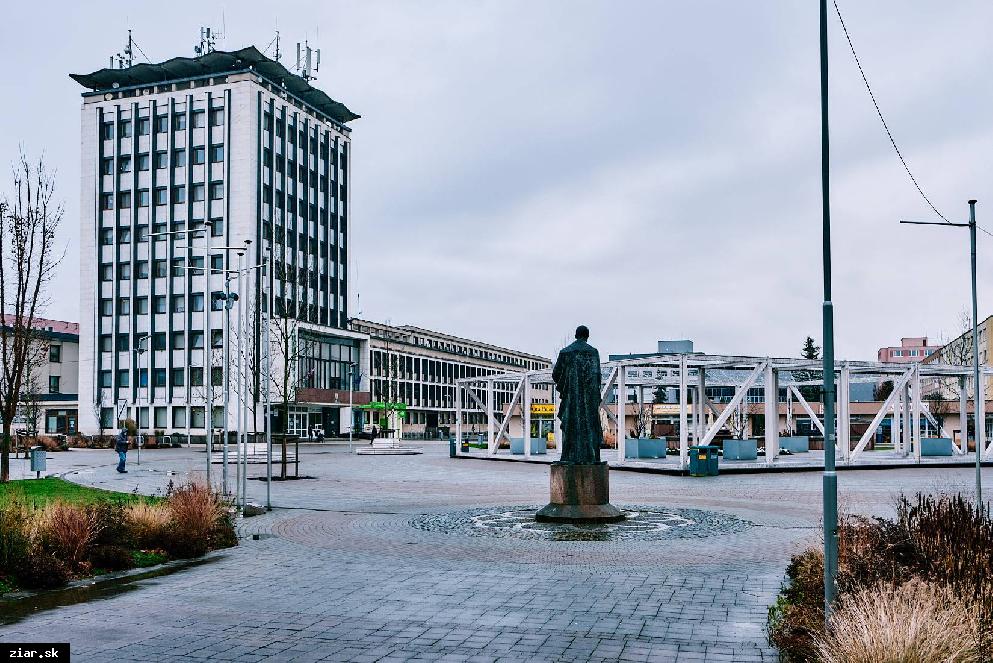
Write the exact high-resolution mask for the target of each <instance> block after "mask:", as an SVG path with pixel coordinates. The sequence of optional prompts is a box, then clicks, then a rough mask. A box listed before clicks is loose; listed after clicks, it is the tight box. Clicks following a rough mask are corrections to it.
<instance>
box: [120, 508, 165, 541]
mask: <svg viewBox="0 0 993 663" xmlns="http://www.w3.org/2000/svg"><path fill="white" fill-rule="evenodd" d="M123 513H124V521H125V523H126V526H127V529H128V539H129V540H130V541H131V542H133V543H134V545H135V547H137V548H140V549H143V550H147V549H150V548H158V547H160V546H161V545H162V543H163V541H164V539H165V534H166V527H167V526H168V524H169V515H170V511H169V509H168V507H166V506H165V505H163V504H149V503H147V502H135V503H134V504H129V505H127V506H126V507H125V508H124V510H123Z"/></svg>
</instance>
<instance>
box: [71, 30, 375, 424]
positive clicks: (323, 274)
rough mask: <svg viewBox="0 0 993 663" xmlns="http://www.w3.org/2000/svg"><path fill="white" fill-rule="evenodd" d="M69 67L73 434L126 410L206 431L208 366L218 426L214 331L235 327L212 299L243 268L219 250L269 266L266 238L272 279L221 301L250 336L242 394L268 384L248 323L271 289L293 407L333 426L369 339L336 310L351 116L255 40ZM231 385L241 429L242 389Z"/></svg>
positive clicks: (219, 345)
mask: <svg viewBox="0 0 993 663" xmlns="http://www.w3.org/2000/svg"><path fill="white" fill-rule="evenodd" d="M72 78H73V79H74V80H75V81H77V82H78V83H80V84H81V85H82V86H83V87H85V88H87V91H86V92H84V93H83V103H82V145H81V147H82V169H81V186H82V192H81V197H82V200H81V206H80V210H81V216H80V225H81V233H80V235H81V242H80V247H79V251H80V256H81V260H80V263H81V265H82V267H81V270H80V293H81V319H80V359H79V427H80V430H81V431H82V432H84V433H94V432H96V431H97V430H98V429H100V428H103V429H109V428H112V427H114V426H116V425H117V421H118V420H119V419H120V418H123V417H125V416H126V417H131V418H134V419H136V420H137V421H138V423H139V425H140V426H141V427H142V428H149V429H155V430H162V431H165V432H166V433H171V432H180V433H185V434H189V435H192V436H194V437H199V436H203V435H204V433H205V431H206V420H207V416H206V402H207V396H206V393H207V391H208V389H207V381H208V380H212V384H213V385H215V386H214V387H213V389H212V391H213V395H212V400H213V405H214V409H213V421H214V425H215V426H221V425H223V421H224V410H223V406H224V402H225V392H224V388H223V385H224V367H225V365H226V364H225V360H224V357H225V356H226V352H225V351H226V350H228V349H230V348H226V347H225V343H228V342H230V344H231V346H233V345H234V343H235V336H236V335H235V334H230V335H228V337H225V334H224V332H223V330H224V321H225V312H224V300H222V299H218V298H217V296H218V295H219V294H224V293H225V291H226V287H225V279H226V277H228V276H231V272H230V271H227V270H235V269H237V267H238V256H237V252H236V251H235V250H233V249H232V248H230V247H242V246H245V245H246V242H250V244H248V251H247V254H246V255H245V258H244V264H245V265H246V266H247V267H251V266H256V265H260V264H264V263H266V262H267V260H268V256H269V253H270V249H271V255H272V262H273V265H274V269H273V280H274V286H273V289H272V292H271V294H270V292H269V288H268V283H267V281H268V279H267V278H266V277H263V276H260V277H259V278H258V279H257V280H256V279H254V278H253V279H252V280H250V281H246V283H247V285H248V288H247V290H248V291H249V292H250V293H252V294H251V295H250V296H248V297H245V298H244V299H242V300H241V301H239V302H238V305H236V306H235V307H234V309H233V314H232V320H233V322H232V325H233V326H234V327H235V328H237V323H236V322H234V320H235V318H236V316H237V311H238V310H239V307H241V310H248V311H249V312H250V313H251V317H252V319H253V324H252V327H251V332H250V333H246V334H244V335H243V336H244V341H245V343H246V345H247V344H251V347H253V348H254V349H255V360H254V361H251V362H249V372H250V374H251V376H252V379H253V387H252V390H253V397H254V398H259V397H260V396H261V389H262V385H261V381H262V375H261V368H260V363H261V362H260V361H258V359H259V348H260V347H261V343H260V342H259V337H260V335H261V331H260V330H261V328H262V325H261V324H260V323H259V320H260V319H262V318H264V317H265V315H266V313H265V310H266V308H267V305H266V303H265V302H266V301H268V300H269V299H270V298H271V300H272V302H273V305H272V309H273V314H274V316H277V317H279V316H286V317H289V318H292V319H293V323H292V325H284V327H286V328H288V329H290V330H291V332H292V336H293V341H292V344H288V345H289V347H291V348H292V350H291V351H292V352H293V353H294V361H293V369H292V371H291V372H292V376H290V382H291V383H292V384H291V388H292V387H296V386H298V385H299V386H305V387H306V388H307V392H306V394H307V398H308V399H309V403H304V404H303V405H301V404H300V402H299V401H300V400H301V399H300V398H296V396H294V400H295V401H297V403H296V405H297V412H298V414H299V412H300V408H301V407H302V408H303V409H304V410H305V411H304V412H303V414H304V415H305V416H307V417H308V423H309V424H311V425H321V426H323V427H325V428H326V429H331V428H333V429H335V430H337V428H338V419H339V417H340V415H341V412H340V409H339V408H340V407H341V404H342V403H347V400H346V398H345V397H344V395H343V394H344V391H345V390H346V389H347V385H346V379H347V376H348V375H349V374H354V375H368V366H367V364H368V359H367V357H368V349H367V345H366V344H367V343H368V340H367V337H365V336H364V335H362V334H358V333H355V332H352V331H349V329H348V310H347V309H348V280H347V269H346V266H347V265H348V260H349V236H350V233H349V226H350V222H351V217H350V214H349V200H350V196H349V184H350V177H349V171H350V168H349V166H350V156H351V138H350V129H349V128H348V127H347V126H346V124H347V123H348V122H350V121H352V120H354V119H356V118H358V115H356V114H354V113H352V112H351V111H350V110H348V108H346V107H345V106H344V105H342V104H341V103H339V102H336V101H334V100H332V99H331V98H329V97H328V96H327V95H326V94H325V93H324V92H322V91H321V90H319V89H317V88H316V87H314V86H313V85H312V84H311V83H310V82H309V81H308V80H305V79H304V78H303V77H301V76H298V75H296V74H294V73H292V72H290V71H288V70H287V69H286V68H285V67H283V66H282V65H281V64H279V63H278V62H275V61H273V60H270V59H268V58H266V57H265V56H264V55H263V54H262V53H260V52H259V51H258V50H257V49H256V48H254V47H250V48H245V49H242V50H239V51H234V52H220V51H214V52H210V53H208V54H206V55H204V56H203V57H198V58H174V59H172V60H168V61H166V62H162V63H158V64H139V65H135V66H132V67H129V68H125V69H102V70H100V71H96V72H93V73H91V74H87V75H74V76H72ZM198 228H199V229H202V230H200V231H199V232H195V233H191V232H189V231H191V230H195V229H198ZM164 233H173V234H164ZM208 235H209V236H208ZM208 244H209V245H210V246H211V250H210V255H209V256H208V255H207V246H208ZM207 265H209V266H210V267H211V268H212V269H211V272H210V274H209V275H208V274H206V273H205V267H206V266H207ZM252 273H253V274H261V270H258V271H255V272H252ZM208 278H209V280H210V283H209V288H208V284H207V280H208ZM231 288H232V290H235V291H237V289H238V284H237V283H233V284H232V286H231ZM256 301H258V302H259V304H257V305H256V304H254V302H256ZM245 307H248V308H247V309H246V308H245ZM205 315H206V316H209V319H208V320H205V319H204V316H205ZM145 335H147V338H145ZM272 340H273V341H274V342H275V340H276V339H272ZM206 356H210V357H211V364H212V367H213V368H212V370H211V371H206V370H205V365H206V363H207V362H206V361H205V357H206ZM230 356H231V357H232V360H231V364H230V365H231V366H233V365H234V359H233V357H234V353H233V352H231V353H230ZM353 362H355V363H357V364H360V365H359V366H351V364H352V363H353ZM231 370H232V377H231V380H232V384H236V383H237V380H236V376H235V375H233V374H234V373H235V372H236V371H235V369H234V368H232V369H231ZM274 382H275V380H274ZM367 384H368V383H367V381H365V385H367ZM355 386H357V387H359V388H360V389H361V387H362V386H364V385H363V384H361V383H359V384H356V385H355ZM366 388H367V387H366ZM228 394H229V395H230V402H231V403H232V405H231V407H230V408H229V413H228V414H229V421H230V422H231V423H232V428H234V421H233V417H234V412H233V408H234V405H233V403H234V401H235V399H236V397H237V396H236V394H231V390H230V389H229V390H228ZM272 399H273V401H274V402H275V403H278V402H279V401H280V400H281V394H279V393H273V394H272ZM365 400H366V401H367V400H368V393H367V392H366V394H365ZM356 402H362V398H361V397H359V398H357V400H356ZM253 409H255V410H256V412H255V414H256V416H257V419H258V421H259V422H261V418H262V416H263V415H262V412H261V409H260V408H257V407H256V408H253ZM98 418H99V419H100V420H102V423H99V422H98Z"/></svg>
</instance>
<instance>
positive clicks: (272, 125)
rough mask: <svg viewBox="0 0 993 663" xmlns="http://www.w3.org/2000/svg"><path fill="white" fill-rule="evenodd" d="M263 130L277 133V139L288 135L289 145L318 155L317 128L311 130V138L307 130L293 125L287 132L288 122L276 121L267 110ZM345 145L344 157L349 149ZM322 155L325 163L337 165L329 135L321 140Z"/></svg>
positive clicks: (264, 115) (336, 156)
mask: <svg viewBox="0 0 993 663" xmlns="http://www.w3.org/2000/svg"><path fill="white" fill-rule="evenodd" d="M262 128H263V129H264V130H265V131H267V132H269V133H275V137H276V138H282V137H283V134H286V142H287V143H289V144H290V145H298V146H299V148H300V149H304V148H305V147H309V148H310V153H311V154H317V135H316V134H317V132H318V131H319V128H318V127H316V126H315V127H313V128H311V129H310V131H309V133H310V136H309V137H308V135H307V134H308V131H307V130H305V129H302V128H300V129H298V128H297V127H295V126H294V125H292V124H291V125H290V126H289V131H287V127H286V121H285V120H283V118H279V119H277V120H275V121H274V120H273V117H272V113H271V112H269V111H268V110H267V111H265V113H264V114H263V118H262ZM308 141H309V145H308ZM266 142H267V141H266ZM345 145H346V144H342V155H344V154H345V150H346V149H347V148H346V147H345ZM320 153H321V158H322V159H324V160H325V161H328V160H330V159H334V161H335V163H336V164H337V158H338V155H337V150H336V151H335V152H334V153H332V152H331V139H330V137H329V135H328V134H327V133H324V135H323V136H322V138H321V146H320ZM270 159H271V155H270ZM269 165H271V160H270V162H269Z"/></svg>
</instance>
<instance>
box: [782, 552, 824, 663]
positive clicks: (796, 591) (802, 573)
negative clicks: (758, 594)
mask: <svg viewBox="0 0 993 663" xmlns="http://www.w3.org/2000/svg"><path fill="white" fill-rule="evenodd" d="M786 576H787V578H788V581H787V583H786V584H785V585H784V586H783V590H782V592H781V593H780V595H779V597H778V599H777V601H776V604H775V605H774V606H772V607H771V608H769V621H768V634H769V642H770V643H772V645H774V646H775V647H777V648H779V650H780V658H781V660H783V661H784V662H785V663H790V662H791V661H798V662H799V661H810V660H813V658H814V655H815V652H816V647H817V645H816V642H815V640H814V637H815V635H816V634H817V633H818V632H820V631H822V630H823V626H824V554H823V553H822V552H821V551H820V550H817V549H814V548H811V549H809V550H805V551H803V552H802V553H800V554H798V555H794V556H793V558H792V559H790V563H789V566H787V567H786Z"/></svg>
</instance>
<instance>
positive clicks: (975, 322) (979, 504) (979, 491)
mask: <svg viewBox="0 0 993 663" xmlns="http://www.w3.org/2000/svg"><path fill="white" fill-rule="evenodd" d="M969 263H970V266H971V267H972V379H973V381H974V382H973V394H974V396H973V400H972V402H973V405H974V407H973V412H974V414H973V421H975V422H976V423H975V428H976V509H978V510H979V512H980V513H983V512H984V511H985V510H986V508H985V506H984V505H983V474H982V460H983V453H982V449H981V448H980V440H981V439H982V435H980V434H979V427H980V426H984V427H985V425H986V422H985V421H980V420H979V412H980V411H981V410H982V408H980V407H979V397H980V393H981V389H980V388H979V331H978V326H979V311H978V307H977V305H976V201H975V200H970V201H969ZM967 432H968V431H967ZM966 439H967V440H968V436H967V437H966ZM968 444H969V443H968V441H967V442H966V449H968V448H969V447H968Z"/></svg>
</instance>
